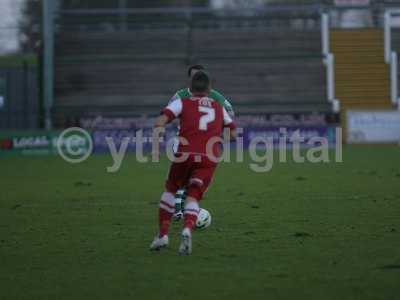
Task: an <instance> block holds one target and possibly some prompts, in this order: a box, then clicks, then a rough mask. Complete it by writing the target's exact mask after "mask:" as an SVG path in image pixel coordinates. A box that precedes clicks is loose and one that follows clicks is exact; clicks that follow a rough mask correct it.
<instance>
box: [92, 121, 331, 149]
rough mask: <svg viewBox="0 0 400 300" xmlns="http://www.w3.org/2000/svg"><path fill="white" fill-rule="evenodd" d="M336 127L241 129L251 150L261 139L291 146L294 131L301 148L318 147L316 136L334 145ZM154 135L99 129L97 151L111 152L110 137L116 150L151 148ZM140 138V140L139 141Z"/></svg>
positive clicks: (148, 130) (173, 133)
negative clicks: (123, 146) (125, 146)
mask: <svg viewBox="0 0 400 300" xmlns="http://www.w3.org/2000/svg"><path fill="white" fill-rule="evenodd" d="M335 129H336V128H335V127H333V126H313V127H247V128H244V129H239V130H240V132H241V134H240V135H239V136H240V137H242V138H243V147H244V149H247V148H248V147H249V145H250V144H251V142H252V141H253V143H254V142H255V141H257V140H258V141H259V140H260V139H265V140H269V141H270V142H271V143H273V145H274V146H276V145H278V144H279V143H282V141H284V142H283V143H286V147H287V148H290V147H291V146H292V145H293V140H292V138H293V137H294V134H298V143H299V144H300V146H301V147H310V146H315V144H314V143H315V142H318V139H316V138H324V139H325V140H326V141H327V143H328V145H329V146H330V147H333V146H334V145H335V143H336V131H335ZM176 133H177V130H176V128H167V130H166V134H165V139H164V142H162V143H161V147H163V148H165V145H166V143H165V141H169V140H170V139H173V138H174V137H176ZM151 135H152V128H150V127H148V128H143V129H142V137H143V138H140V139H139V138H138V137H139V135H138V131H137V130H134V129H127V130H121V129H109V130H95V131H93V133H92V137H93V144H94V151H95V152H96V153H106V152H109V151H110V145H109V143H107V138H109V141H111V142H112V144H113V145H114V146H115V147H116V149H120V147H121V144H122V142H123V141H125V143H127V145H128V148H127V151H128V152H134V151H135V150H136V147H137V146H139V143H142V144H143V150H144V151H149V150H150V149H151V139H150V138H151ZM139 140H140V142H139Z"/></svg>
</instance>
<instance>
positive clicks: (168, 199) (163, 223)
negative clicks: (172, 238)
mask: <svg viewBox="0 0 400 300" xmlns="http://www.w3.org/2000/svg"><path fill="white" fill-rule="evenodd" d="M174 201H175V200H174V194H173V193H171V192H168V191H166V192H164V193H163V194H162V196H161V200H160V206H159V209H158V221H159V224H158V226H159V231H158V234H157V235H156V236H155V237H154V240H153V242H152V243H151V245H150V250H160V249H161V248H164V247H167V246H168V243H169V239H168V230H169V225H170V223H171V218H172V215H173V213H174V212H175V206H174V204H175V203H174Z"/></svg>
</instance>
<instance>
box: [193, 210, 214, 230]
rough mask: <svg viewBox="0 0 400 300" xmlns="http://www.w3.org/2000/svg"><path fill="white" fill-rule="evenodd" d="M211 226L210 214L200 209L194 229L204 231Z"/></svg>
mask: <svg viewBox="0 0 400 300" xmlns="http://www.w3.org/2000/svg"><path fill="white" fill-rule="evenodd" d="M210 225H211V214H210V212H209V211H208V210H206V209H204V208H200V212H199V216H198V217H197V222H196V228H197V229H206V228H207V227H209V226H210Z"/></svg>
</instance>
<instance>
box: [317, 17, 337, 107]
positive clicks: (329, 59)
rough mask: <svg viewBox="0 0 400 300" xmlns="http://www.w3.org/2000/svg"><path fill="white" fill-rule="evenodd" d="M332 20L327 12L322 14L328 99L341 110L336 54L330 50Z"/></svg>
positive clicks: (323, 51)
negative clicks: (336, 88) (337, 90)
mask: <svg viewBox="0 0 400 300" xmlns="http://www.w3.org/2000/svg"><path fill="white" fill-rule="evenodd" d="M329 33H330V22H329V15H328V14H327V13H323V14H321V40H322V54H323V62H324V65H325V68H326V81H327V82H326V86H327V97H328V101H329V102H330V103H331V104H332V109H333V111H334V112H338V111H339V110H340V102H339V100H338V99H336V97H335V56H334V55H333V54H332V53H331V52H330V35H329Z"/></svg>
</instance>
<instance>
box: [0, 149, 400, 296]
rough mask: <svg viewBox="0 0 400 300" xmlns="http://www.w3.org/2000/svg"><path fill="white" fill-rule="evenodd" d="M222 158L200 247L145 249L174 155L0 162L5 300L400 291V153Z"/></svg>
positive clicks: (0, 270) (1, 292)
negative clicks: (269, 161) (325, 160)
mask: <svg viewBox="0 0 400 300" xmlns="http://www.w3.org/2000/svg"><path fill="white" fill-rule="evenodd" d="M343 159H344V163H342V164H336V163H329V164H311V163H305V164H296V163H293V162H290V163H285V164H283V163H281V164H280V163H275V165H274V167H273V169H272V171H271V172H269V173H266V174H257V173H253V172H252V171H250V169H249V167H248V163H243V164H239V163H231V164H222V165H221V166H220V167H219V169H218V171H217V174H216V179H215V182H214V185H213V186H212V188H211V190H210V191H209V193H208V194H207V197H206V199H204V201H203V202H202V206H203V207H205V208H207V209H209V210H210V211H211V213H212V216H213V224H212V226H211V227H210V228H209V229H207V230H204V231H198V232H195V233H194V249H193V255H192V256H190V257H179V256H178V255H177V248H178V243H179V240H178V232H179V228H180V226H179V225H178V224H174V226H173V228H172V232H171V234H170V239H171V245H170V248H169V249H166V250H165V251H161V252H158V253H150V252H149V250H148V247H149V244H150V242H151V240H152V238H153V236H154V234H155V232H156V223H157V218H156V214H157V207H158V201H159V196H160V194H161V191H162V188H163V181H164V178H165V175H166V173H167V168H168V163H167V162H166V161H163V162H162V163H161V164H152V165H149V164H138V163H136V162H135V159H134V157H133V155H132V154H131V155H130V156H129V157H128V158H127V159H126V160H125V161H124V164H123V167H122V169H121V170H120V172H118V173H116V174H108V173H107V172H106V167H107V166H110V165H111V158H110V157H109V156H94V157H92V158H90V159H89V160H88V161H87V162H85V163H83V164H80V165H70V164H67V163H65V162H64V161H62V160H61V159H60V158H58V157H45V158H39V157H38V158H17V157H3V158H0V299H2V300H6V299H7V300H15V299H74V300H77V299H97V300H98V299H112V300H116V299H218V300H220V299H341V300H343V299H399V297H400V296H399V295H400V147H395V146H380V147H367V146H366V147H345V149H344V153H343Z"/></svg>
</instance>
